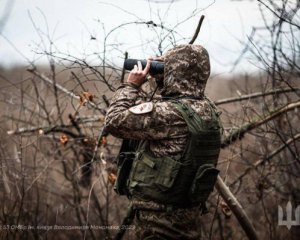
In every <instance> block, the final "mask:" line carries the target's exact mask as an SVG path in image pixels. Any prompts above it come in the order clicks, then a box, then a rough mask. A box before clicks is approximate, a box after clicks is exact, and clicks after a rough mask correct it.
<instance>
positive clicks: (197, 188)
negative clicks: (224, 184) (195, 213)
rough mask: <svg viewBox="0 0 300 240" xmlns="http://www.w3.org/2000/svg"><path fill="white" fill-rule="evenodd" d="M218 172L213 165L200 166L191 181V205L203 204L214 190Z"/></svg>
mask: <svg viewBox="0 0 300 240" xmlns="http://www.w3.org/2000/svg"><path fill="white" fill-rule="evenodd" d="M218 174H219V170H218V169H216V168H215V167H214V165H213V164H203V165H201V166H200V167H199V168H198V170H197V173H196V175H195V178H194V180H193V183H192V186H191V189H190V192H189V198H190V200H191V202H193V203H200V202H205V201H206V200H207V198H208V196H209V194H210V193H211V192H212V191H213V190H214V185H215V183H216V181H217V177H218Z"/></svg>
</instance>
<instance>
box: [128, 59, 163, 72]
mask: <svg viewBox="0 0 300 240" xmlns="http://www.w3.org/2000/svg"><path fill="white" fill-rule="evenodd" d="M138 61H140V62H141V64H142V67H143V69H144V68H145V67H146V65H147V60H145V59H143V60H140V59H125V61H124V68H125V69H126V70H129V71H130V70H132V69H133V68H134V65H138ZM149 73H150V74H151V75H156V74H163V73H164V63H163V62H159V61H151V65H150V70H149Z"/></svg>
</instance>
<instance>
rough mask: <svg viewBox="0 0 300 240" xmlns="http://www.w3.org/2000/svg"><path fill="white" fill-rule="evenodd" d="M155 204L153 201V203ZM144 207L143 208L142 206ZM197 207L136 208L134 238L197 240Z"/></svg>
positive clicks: (198, 230) (198, 226)
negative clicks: (171, 208)
mask: <svg viewBox="0 0 300 240" xmlns="http://www.w3.org/2000/svg"><path fill="white" fill-rule="evenodd" d="M154 204H155V203H154ZM144 209H145V208H144ZM198 219H199V209H198V208H187V209H176V210H173V211H167V212H166V211H154V210H151V209H150V210H136V216H135V220H134V224H135V229H136V238H137V239H143V240H154V239H155V240H159V239H161V240H177V239H184V240H196V239H197V240H199V239H200V235H201V234H200V225H199V224H198Z"/></svg>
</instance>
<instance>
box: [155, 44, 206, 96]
mask: <svg viewBox="0 0 300 240" xmlns="http://www.w3.org/2000/svg"><path fill="white" fill-rule="evenodd" d="M163 58H164V62H165V72H164V86H163V89H162V91H161V95H162V96H195V97H201V96H203V95H204V90H205V85H206V82H207V79H208V77H209V75H210V63H209V55H208V52H207V51H206V49H205V48H203V47H202V46H200V45H179V46H177V47H175V48H173V49H171V50H169V51H168V52H167V53H166V54H165V55H164V57H163Z"/></svg>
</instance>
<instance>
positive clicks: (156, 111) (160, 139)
mask: <svg viewBox="0 0 300 240" xmlns="http://www.w3.org/2000/svg"><path fill="white" fill-rule="evenodd" d="M164 61H165V73H164V87H163V89H162V92H161V95H162V97H174V98H178V97H179V98H180V97H185V96H193V97H197V98H199V99H197V100H192V99H182V100H181V101H183V102H184V103H188V104H190V105H191V107H192V108H193V109H194V111H195V112H197V113H198V114H199V115H200V116H201V117H202V118H203V119H205V120H209V119H211V117H212V113H211V108H210V106H209V102H208V100H207V99H206V98H205V97H204V89H205V85H206V82H207V79H208V77H209V74H210V65H209V56H208V53H207V51H206V50H205V49H204V48H203V47H202V46H200V45H180V46H178V47H175V48H174V49H172V50H170V51H168V52H167V53H166V55H164ZM139 100H140V98H139V90H138V89H136V88H134V87H132V86H129V85H123V86H121V87H120V88H119V89H118V90H117V91H116V93H115V95H114V97H113V99H112V101H111V105H110V107H109V109H108V112H107V115H106V120H105V124H106V127H107V130H108V131H109V132H110V133H111V134H112V135H114V136H115V137H119V138H130V139H138V140H149V145H150V146H149V147H150V150H151V151H152V153H153V154H154V156H156V157H162V156H174V155H178V154H181V153H182V152H183V151H184V149H185V146H186V143H187V137H188V129H187V125H186V123H185V121H184V119H183V117H182V116H181V114H180V113H179V112H178V111H177V110H176V109H175V107H174V106H173V105H172V103H171V102H169V101H167V100H164V98H162V99H157V100H155V101H153V110H152V111H151V112H148V113H144V114H134V113H132V112H131V111H129V109H130V108H131V107H133V106H135V105H136V104H138V101H139ZM197 214H198V212H197V211H194V210H192V209H178V210H176V211H174V212H173V213H171V214H170V213H165V212H155V211H140V212H139V214H138V218H137V219H136V224H137V229H138V231H137V234H138V237H139V239H198V237H199V234H197V229H199V226H198V227H197V225H196V223H195V222H196V219H197V216H198V215H197ZM151 234H154V235H153V236H154V237H152V238H151ZM146 236H147V237H149V238H146ZM158 236H160V237H158Z"/></svg>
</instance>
